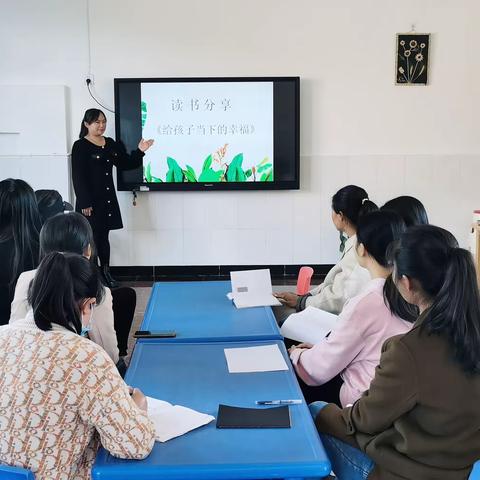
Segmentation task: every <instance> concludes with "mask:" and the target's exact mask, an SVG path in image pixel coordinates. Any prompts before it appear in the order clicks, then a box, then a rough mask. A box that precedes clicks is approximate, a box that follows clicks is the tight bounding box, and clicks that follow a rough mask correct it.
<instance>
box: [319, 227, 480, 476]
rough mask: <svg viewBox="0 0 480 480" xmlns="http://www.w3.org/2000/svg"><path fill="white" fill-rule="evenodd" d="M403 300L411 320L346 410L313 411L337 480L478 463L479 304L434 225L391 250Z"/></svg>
mask: <svg viewBox="0 0 480 480" xmlns="http://www.w3.org/2000/svg"><path fill="white" fill-rule="evenodd" d="M392 260H393V262H394V276H395V281H396V285H397V288H398V290H399V291H400V293H401V295H402V296H403V298H404V299H405V300H406V301H407V302H409V303H411V304H414V305H416V306H417V307H418V309H419V312H420V316H419V318H418V320H417V321H416V323H415V326H414V328H413V329H412V330H411V331H410V332H408V333H406V334H405V335H399V336H396V337H393V338H391V339H389V340H387V341H386V342H385V344H384V346H383V352H382V356H381V359H380V365H379V366H378V367H377V370H376V373H375V378H374V380H373V381H372V383H371V385H370V389H369V390H368V391H367V392H365V393H364V395H363V397H361V398H360V399H359V400H358V401H357V402H355V404H354V405H353V406H352V407H347V408H344V409H340V408H338V407H337V406H336V405H333V404H325V403H323V402H316V403H314V404H312V405H311V410H312V414H313V415H314V417H315V422H316V425H317V427H318V430H319V432H320V433H321V437H322V440H323V443H324V446H325V448H326V450H327V453H328V455H329V457H330V460H331V462H332V466H333V470H334V472H335V473H336V475H337V477H338V478H339V479H340V480H357V479H367V478H368V479H369V480H374V479H375V480H377V479H378V480H400V479H402V480H405V479H410V480H461V479H467V478H468V476H469V474H470V472H471V469H472V465H473V464H474V463H475V461H476V460H478V459H480V375H479V373H480V298H479V293H478V284H477V280H476V276H475V268H474V265H473V261H472V258H471V255H470V253H469V252H467V251H466V250H463V249H461V248H458V244H457V242H456V240H455V238H454V237H453V236H452V235H451V234H450V233H449V232H447V231H445V230H443V229H441V228H438V227H433V226H427V225H424V226H418V227H412V228H410V229H408V230H407V232H405V233H404V234H403V235H402V237H401V239H400V240H399V242H398V243H397V244H396V245H395V246H394V248H393V249H392Z"/></svg>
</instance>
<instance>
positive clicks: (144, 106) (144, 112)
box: [140, 102, 147, 128]
mask: <svg viewBox="0 0 480 480" xmlns="http://www.w3.org/2000/svg"><path fill="white" fill-rule="evenodd" d="M140 105H141V110H142V128H143V127H144V126H145V123H146V121H147V103H146V102H141V104H140Z"/></svg>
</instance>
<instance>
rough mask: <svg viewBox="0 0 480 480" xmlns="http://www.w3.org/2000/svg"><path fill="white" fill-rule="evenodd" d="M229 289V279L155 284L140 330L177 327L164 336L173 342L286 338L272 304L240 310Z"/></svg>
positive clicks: (165, 340)
mask: <svg viewBox="0 0 480 480" xmlns="http://www.w3.org/2000/svg"><path fill="white" fill-rule="evenodd" d="M230 290H231V284H230V282H228V281H227V282H173V283H155V285H154V286H153V289H152V293H151V295H150V300H149V301H148V306H147V310H146V312H145V316H144V319H143V322H142V326H141V330H150V331H152V332H154V331H159V330H174V331H175V332H176V333H177V336H176V337H175V338H165V339H162V342H172V343H178V342H192V341H219V342H223V341H243V340H271V339H277V340H281V339H282V338H283V337H282V335H281V334H280V331H279V329H278V326H277V322H276V320H275V316H274V315H273V312H272V309H271V308H270V307H256V308H243V309H237V308H236V307H235V305H233V302H232V301H231V300H229V299H228V298H227V297H226V295H227V293H228V292H229V291H230ZM141 341H148V342H150V341H152V340H151V339H141Z"/></svg>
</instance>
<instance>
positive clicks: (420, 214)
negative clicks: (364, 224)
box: [381, 195, 428, 227]
mask: <svg viewBox="0 0 480 480" xmlns="http://www.w3.org/2000/svg"><path fill="white" fill-rule="evenodd" d="M381 210H390V211H392V212H395V213H398V215H400V216H401V217H402V218H403V221H404V222H405V225H406V226H407V227H411V226H412V225H428V215H427V211H426V210H425V207H424V206H423V203H422V202H421V201H420V200H418V199H417V198H415V197H409V196H408V195H404V196H402V197H396V198H392V200H389V201H388V202H387V203H386V204H385V205H384V206H383V207H381Z"/></svg>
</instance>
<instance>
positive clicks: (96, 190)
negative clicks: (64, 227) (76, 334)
mask: <svg viewBox="0 0 480 480" xmlns="http://www.w3.org/2000/svg"><path fill="white" fill-rule="evenodd" d="M106 126H107V119H106V117H105V114H104V113H103V112H102V111H101V110H99V109H97V108H90V109H89V110H87V111H86V112H85V115H84V116H83V120H82V124H81V126H80V135H79V137H80V139H79V140H77V141H76V142H75V143H74V144H73V147H72V178H73V187H74V190H75V196H76V204H75V209H76V211H77V212H80V213H82V214H83V215H85V216H86V217H87V219H88V221H89V222H90V225H91V226H92V230H93V235H94V238H95V245H96V247H97V253H98V259H99V262H100V266H101V268H102V273H103V276H104V279H105V282H106V283H107V285H108V286H109V287H115V286H116V282H115V281H114V280H113V278H112V276H111V275H110V269H109V265H110V243H109V241H108V235H109V232H110V230H117V229H120V228H122V227H123V223H122V216H121V214H120V207H119V205H118V200H117V195H116V194H115V186H114V183H113V177H112V167H113V166H114V165H115V166H116V167H117V168H119V169H121V170H129V169H133V168H137V167H139V166H141V165H142V158H143V156H144V154H145V152H146V151H147V150H148V149H149V148H150V147H151V146H152V144H153V140H144V139H143V138H142V139H141V140H140V142H139V143H138V148H137V149H136V150H134V151H133V152H132V153H131V154H130V155H129V154H128V153H127V152H126V150H125V147H124V146H123V144H122V143H120V142H116V141H115V140H113V138H109V137H104V136H103V134H104V133H105V129H106Z"/></svg>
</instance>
